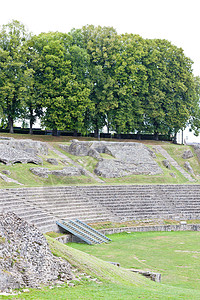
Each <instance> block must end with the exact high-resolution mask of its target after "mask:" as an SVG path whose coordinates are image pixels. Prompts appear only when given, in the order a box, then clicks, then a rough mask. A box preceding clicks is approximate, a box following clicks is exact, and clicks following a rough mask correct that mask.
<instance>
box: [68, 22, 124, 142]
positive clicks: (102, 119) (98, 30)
mask: <svg viewBox="0 0 200 300" xmlns="http://www.w3.org/2000/svg"><path fill="white" fill-rule="evenodd" d="M70 35H71V36H72V37H73V41H74V43H76V44H77V45H80V46H81V47H83V49H86V51H87V53H88V55H89V58H90V64H89V65H88V74H87V78H88V84H89V88H90V100H91V102H92V103H93V105H94V107H95V108H94V110H92V111H90V113H89V114H88V115H87V117H88V118H87V120H86V122H87V125H88V126H91V128H92V129H93V130H94V132H95V136H98V134H99V130H100V129H102V128H103V126H104V125H106V124H107V122H108V120H107V117H108V112H109V111H110V110H111V109H114V108H115V107H117V98H115V96H114V90H115V89H116V88H117V87H116V82H115V78H114V72H115V71H114V69H115V64H116V51H117V49H118V45H119V40H118V36H117V33H116V31H115V30H114V28H112V27H101V26H98V27H95V26H93V25H88V26H84V27H83V28H82V29H81V30H80V29H78V30H72V31H71V32H70Z"/></svg>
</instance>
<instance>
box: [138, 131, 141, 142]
mask: <svg viewBox="0 0 200 300" xmlns="http://www.w3.org/2000/svg"><path fill="white" fill-rule="evenodd" d="M141 139H142V137H141V133H140V132H139V131H138V132H137V140H139V141H140V140H141Z"/></svg>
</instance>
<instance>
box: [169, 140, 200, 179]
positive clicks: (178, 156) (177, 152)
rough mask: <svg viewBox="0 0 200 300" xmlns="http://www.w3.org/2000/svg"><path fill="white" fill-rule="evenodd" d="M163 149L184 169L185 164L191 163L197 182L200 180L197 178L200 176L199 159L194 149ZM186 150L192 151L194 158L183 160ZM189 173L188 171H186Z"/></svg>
mask: <svg viewBox="0 0 200 300" xmlns="http://www.w3.org/2000/svg"><path fill="white" fill-rule="evenodd" d="M163 148H164V149H165V150H166V151H167V152H168V153H169V154H170V155H171V156H172V157H173V158H174V159H175V160H176V161H177V163H178V164H179V165H180V166H181V167H182V168H183V169H185V167H184V163H185V162H186V161H189V163H190V165H191V167H192V169H193V171H194V174H195V175H196V176H195V179H196V180H199V178H198V177H197V176H199V175H200V164H199V161H198V159H197V155H196V153H195V151H194V149H193V147H191V146H185V145H173V144H171V145H164V146H163ZM185 150H190V151H191V152H192V153H193V155H194V156H193V157H191V158H189V159H183V158H182V155H183V153H184V151H185ZM185 170H186V171H187V169H185Z"/></svg>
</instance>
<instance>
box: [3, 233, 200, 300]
mask: <svg viewBox="0 0 200 300" xmlns="http://www.w3.org/2000/svg"><path fill="white" fill-rule="evenodd" d="M47 239H48V242H49V244H50V248H51V250H52V252H53V253H54V254H55V255H57V256H61V257H63V258H64V259H67V260H68V261H69V262H70V263H71V264H72V265H73V266H74V267H76V268H78V269H79V270H80V271H82V272H85V273H87V274H91V275H92V276H93V277H95V278H98V279H99V280H100V281H101V282H102V283H101V284H97V283H95V282H93V283H91V282H90V283H89V282H87V281H85V282H80V283H78V284H77V285H76V286H75V287H73V288H69V287H67V286H63V287H61V288H54V289H53V290H49V288H44V289H42V290H39V291H38V290H31V291H30V293H27V294H22V295H19V296H14V297H13V296H9V297H2V299H13V298H14V299H56V300H57V299H108V300H109V299H139V298H143V299H162V300H163V299H199V298H200V291H197V290H193V289H182V288H179V287H173V286H170V285H165V284H159V283H155V282H153V281H150V280H148V279H146V278H144V277H143V276H141V275H138V274H134V273H132V272H130V271H127V270H125V269H123V268H121V267H120V268H119V267H116V266H113V265H111V264H109V263H106V262H104V261H102V260H101V259H98V258H95V257H94V256H92V255H89V254H86V253H84V252H81V251H79V250H77V249H73V248H71V247H68V246H65V245H63V244H60V243H59V242H57V241H55V240H53V239H52V238H50V237H48V238H47Z"/></svg>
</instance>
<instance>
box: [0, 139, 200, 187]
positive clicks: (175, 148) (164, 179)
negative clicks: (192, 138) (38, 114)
mask: <svg viewBox="0 0 200 300" xmlns="http://www.w3.org/2000/svg"><path fill="white" fill-rule="evenodd" d="M0 135H4V136H13V137H14V138H32V139H35V140H41V141H45V142H49V143H50V144H51V145H53V146H54V147H55V149H59V150H60V151H61V152H63V153H64V154H65V155H67V156H69V157H70V158H71V159H73V160H74V161H76V162H78V163H79V165H80V166H83V167H84V168H86V169H87V170H89V171H90V172H93V170H94V168H95V165H96V163H97V160H96V159H94V158H92V157H77V156H74V155H70V154H67V153H66V152H64V151H63V150H62V149H60V148H59V144H60V143H69V141H70V140H71V139H72V137H52V136H36V135H35V136H34V135H33V136H30V135H18V134H15V135H10V134H0ZM88 139H90V138H80V140H88ZM120 141H124V140H120ZM129 141H130V140H129ZM142 142H143V143H145V144H147V145H148V147H150V148H151V149H152V147H153V145H155V144H161V145H162V146H163V148H165V149H166V150H167V151H168V152H169V154H170V155H171V156H172V157H174V159H175V160H177V162H178V163H179V164H180V165H181V166H182V167H183V165H184V162H185V160H184V159H182V158H181V155H182V153H183V151H184V150H185V149H190V147H189V146H182V145H173V144H170V143H163V142H155V141H142ZM192 151H193V150H192ZM104 156H105V155H104ZM48 157H49V158H57V159H58V160H59V165H58V166H52V165H51V164H49V163H47V162H46V161H45V159H46V158H47V157H43V159H44V165H43V167H48V168H50V169H62V168H63V167H65V165H64V164H63V163H62V162H61V161H62V158H61V157H59V156H58V155H56V154H55V153H54V152H52V151H49V155H48ZM156 157H157V158H156V161H157V163H158V164H159V166H160V167H161V168H162V170H163V174H161V175H154V176H149V175H131V176H125V177H121V178H102V179H103V180H104V182H105V183H106V184H185V183H187V184H188V183H189V182H188V181H187V180H186V179H185V178H184V177H183V175H182V174H180V172H178V171H177V170H176V169H174V168H173V167H172V170H169V169H167V168H165V167H164V166H163V164H162V160H164V158H163V157H162V155H161V154H159V153H157V154H156ZM104 158H107V159H113V157H111V156H109V155H107V156H106V157H104ZM189 162H190V164H191V166H192V167H193V169H194V172H195V179H196V182H195V183H200V176H198V175H199V173H200V172H199V171H200V167H199V163H198V160H197V157H196V155H194V157H193V158H190V159H189ZM30 167H35V165H33V164H27V165H21V164H15V165H13V166H5V165H3V164H1V163H0V172H1V171H2V170H10V171H11V175H10V177H11V178H13V179H15V180H18V181H19V182H20V183H22V184H24V186H48V185H79V184H98V183H97V182H96V181H95V180H94V179H92V178H90V177H87V176H79V177H76V176H74V177H56V176H52V175H51V176H49V178H48V179H44V178H40V177H37V176H35V175H33V174H32V173H31V172H30V171H29V168H30ZM170 173H174V174H175V175H176V178H173V177H172V176H171V175H170ZM0 187H2V188H8V187H19V186H18V185H16V184H14V183H5V182H4V181H3V180H2V179H0Z"/></svg>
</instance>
